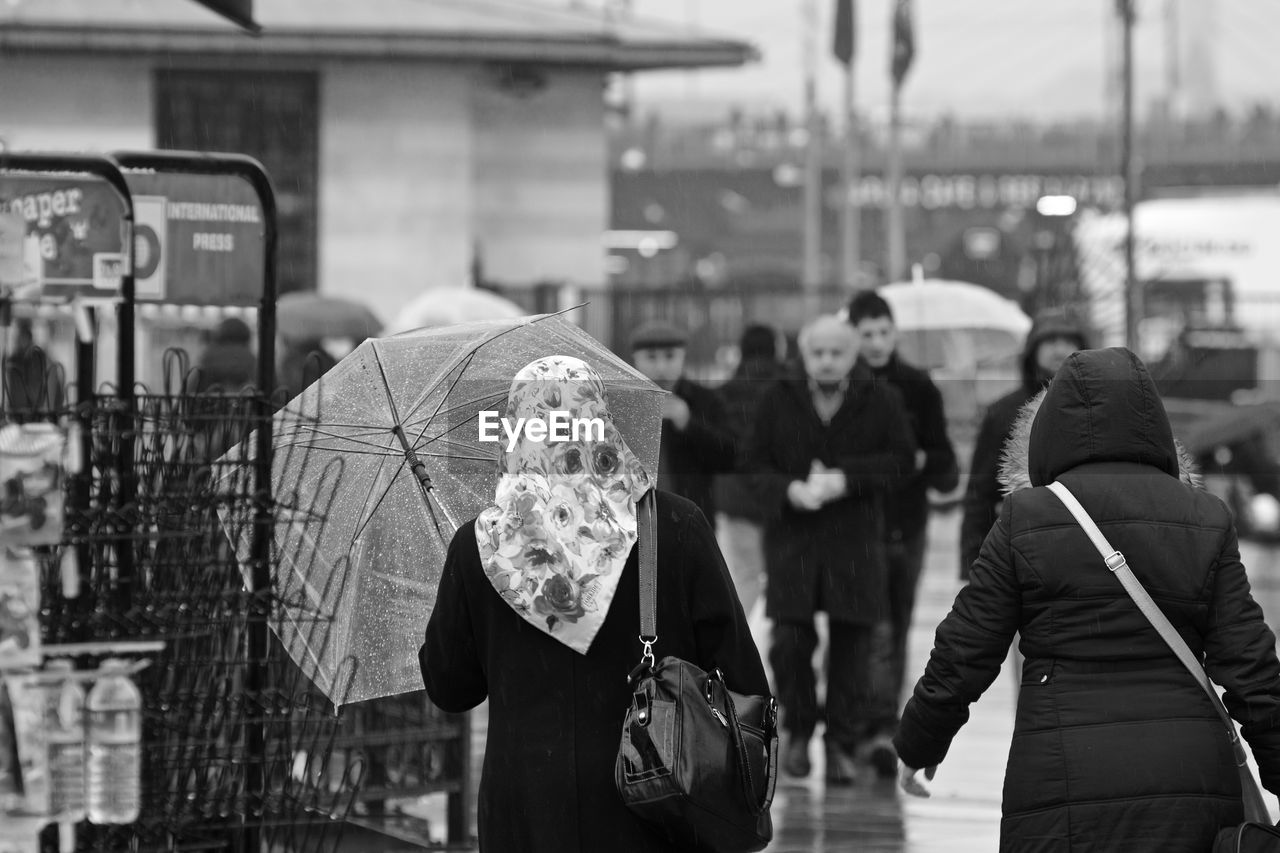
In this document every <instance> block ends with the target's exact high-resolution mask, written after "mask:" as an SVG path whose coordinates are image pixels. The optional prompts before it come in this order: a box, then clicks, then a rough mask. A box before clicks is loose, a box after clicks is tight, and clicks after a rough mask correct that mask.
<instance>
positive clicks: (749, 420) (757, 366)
mask: <svg viewBox="0 0 1280 853" xmlns="http://www.w3.org/2000/svg"><path fill="white" fill-rule="evenodd" d="M785 375H786V370H785V368H783V366H782V365H781V364H779V363H778V362H777V361H775V360H774V359H772V358H753V359H747V360H744V361H743V362H742V363H741V364H739V365H738V368H737V369H736V370H735V371H734V373H733V376H731V377H730V378H729V379H728V381H726V382H725V383H724V384H723V385H721V386H720V387H719V388H717V389H716V391H717V392H718V393H719V395H720V399H721V400H722V401H723V402H724V409H725V413H726V415H727V416H728V420H727V424H728V426H729V428H730V429H731V430H732V431H733V437H734V441H735V443H736V445H737V451H738V460H737V465H736V466H735V468H734V470H733V471H732V472H730V473H727V474H720V475H718V476H717V477H716V479H715V508H716V512H721V513H724V514H725V515H728V516H731V517H733V518H745V519H749V520H751V521H754V522H757V523H759V522H761V521H763V516H764V513H763V512H762V510H761V508H760V501H759V500H758V499H757V497H756V493H755V490H754V489H753V488H752V486H751V475H750V473H748V470H747V468H748V463H747V458H746V456H747V442H748V441H749V440H750V438H751V427H752V424H754V423H755V419H756V409H757V408H758V407H759V405H760V400H761V399H762V398H763V397H764V395H765V392H767V391H768V390H769V389H770V388H771V387H773V383H775V382H777V381H778V380H779V379H782V378H783V377H784V376H785Z"/></svg>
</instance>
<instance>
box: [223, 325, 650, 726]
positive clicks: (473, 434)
mask: <svg viewBox="0 0 1280 853" xmlns="http://www.w3.org/2000/svg"><path fill="white" fill-rule="evenodd" d="M553 354H555V355H568V356H574V357H576V358H580V359H582V360H584V361H586V362H587V363H588V364H590V365H591V366H592V367H594V368H595V369H596V370H597V371H598V372H599V374H600V376H601V378H602V379H603V380H604V383H605V387H606V393H607V395H608V403H609V408H610V411H611V412H612V415H613V418H614V423H615V425H616V426H617V428H618V430H619V431H620V432H621V433H622V436H623V438H624V439H625V440H626V442H627V444H628V445H629V446H630V447H631V449H632V450H633V451H634V452H635V453H636V454H637V455H638V456H639V457H640V459H641V461H642V462H643V463H644V464H645V465H646V467H647V468H648V470H650V471H657V459H658V444H659V437H660V435H661V409H662V397H663V394H664V392H663V391H662V390H661V389H659V388H658V387H657V386H656V385H654V384H653V383H651V382H650V381H649V380H648V379H646V378H645V377H644V376H643V375H641V374H640V373H638V372H637V371H636V370H635V369H634V368H632V367H631V366H630V365H628V364H627V363H626V362H625V361H623V360H622V359H620V358H618V357H617V356H616V355H614V354H613V353H612V352H610V351H609V350H608V349H607V348H606V347H605V346H604V345H603V344H601V343H600V342H599V341H597V340H595V339H594V338H592V337H591V336H590V335H588V334H586V333H585V332H583V331H582V330H580V329H578V328H577V327H576V326H574V325H573V324H571V323H569V322H568V321H566V320H565V319H563V318H562V317H561V316H559V315H545V314H544V315H536V316H533V317H524V318H518V319H510V320H487V321H479V322H474V323H465V324H460V325H455V326H448V327H440V328H431V329H421V330H418V331H415V332H408V333H405V334H402V335H397V336H394V337H390V338H380V339H372V340H368V341H365V342H364V343H363V344H361V345H360V346H359V347H357V348H356V349H355V350H354V351H353V352H352V353H351V354H350V355H348V356H347V357H346V358H344V359H343V360H342V361H341V362H340V363H339V364H338V365H337V366H336V367H334V368H333V369H332V370H331V371H330V372H329V373H327V374H326V375H325V376H324V377H323V379H322V380H321V381H320V382H319V383H317V384H315V385H313V386H311V387H310V388H308V389H307V390H306V391H305V392H304V393H303V394H302V395H301V396H299V397H298V398H296V399H295V400H294V401H293V402H291V403H290V404H289V406H287V407H286V408H285V409H284V410H283V411H282V412H281V413H279V414H278V415H277V416H276V419H275V422H274V426H273V429H274V430H275V439H274V448H275V456H274V459H273V464H272V470H273V475H272V480H273V486H274V489H275V494H276V496H277V500H278V502H279V505H280V509H279V512H278V514H277V523H276V529H275V541H274V549H275V550H274V552H273V558H272V573H273V578H272V581H273V586H274V589H273V591H274V593H275V600H276V601H277V602H278V604H277V611H276V614H275V617H276V618H275V619H274V620H273V624H274V628H275V630H276V633H277V634H278V636H279V638H280V640H281V642H282V643H283V645H284V647H285V649H286V650H287V651H288V652H289V655H290V656H291V657H292V658H293V660H294V661H295V662H296V663H297V664H298V666H299V667H301V668H302V670H303V671H304V672H305V673H306V674H307V675H308V676H309V677H310V678H311V680H312V681H313V682H314V683H315V684H316V686H317V687H319V688H320V689H321V690H323V691H324V692H325V693H326V695H328V696H329V698H330V699H331V700H332V701H333V702H334V704H335V705H342V704H346V703H350V702H359V701H362V700H366V699H374V698H377V697H381V696H391V695H395V694H399V693H404V692H408V691H411V690H420V689H422V677H421V674H420V672H419V668H418V659H417V653H418V647H419V646H420V645H421V642H422V637H423V632H424V630H425V628H426V623H427V618H428V617H429V616H430V615H431V609H432V607H433V605H434V603H435V591H436V586H437V583H438V581H439V577H440V570H441V568H442V567H443V564H444V558H445V554H446V551H447V550H448V546H449V541H450V540H451V538H452V537H453V533H454V531H455V530H456V529H457V528H458V526H459V525H461V524H463V523H465V522H467V521H469V520H470V519H472V518H473V517H474V516H476V515H477V514H479V512H480V511H481V510H482V509H484V508H485V507H487V506H488V505H489V504H490V503H491V502H492V500H493V495H494V489H495V486H496V482H497V460H498V452H499V448H500V445H499V444H498V443H494V442H489V441H482V440H481V439H480V430H479V428H478V416H479V413H480V412H482V411H486V410H491V411H494V412H497V413H498V414H497V416H498V417H501V416H502V415H503V414H504V413H505V408H506V398H507V393H508V391H509V389H510V385H511V380H512V377H514V375H515V374H516V372H517V371H518V370H519V369H520V368H521V367H524V366H525V365H526V364H528V363H529V362H531V361H534V360H535V359H538V358H541V357H543V356H547V355H553ZM252 441H253V440H252V439H250V440H249V441H248V442H246V443H245V444H242V445H240V448H237V449H234V450H233V451H232V453H233V454H244V453H250V452H251V451H250V449H249V448H252V447H253V443H252ZM241 448H244V449H241ZM239 529H243V530H245V531H246V532H245V534H244V535H242V536H241V537H240V538H241V541H238V542H237V543H236V545H237V548H238V549H239V551H240V553H241V555H242V556H247V554H248V545H249V543H248V541H247V531H248V528H247V527H241V528H239Z"/></svg>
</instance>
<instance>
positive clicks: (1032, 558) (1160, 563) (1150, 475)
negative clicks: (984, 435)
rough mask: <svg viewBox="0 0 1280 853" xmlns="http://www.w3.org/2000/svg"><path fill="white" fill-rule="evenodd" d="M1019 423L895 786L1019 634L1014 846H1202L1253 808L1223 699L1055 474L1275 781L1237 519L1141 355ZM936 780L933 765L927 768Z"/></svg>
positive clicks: (1265, 637) (911, 719) (920, 686)
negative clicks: (1202, 470) (1195, 466)
mask: <svg viewBox="0 0 1280 853" xmlns="http://www.w3.org/2000/svg"><path fill="white" fill-rule="evenodd" d="M1036 402H1038V403H1039V408H1038V409H1036V408H1035V407H1034V406H1029V407H1028V408H1027V409H1026V410H1025V413H1024V416H1023V417H1021V418H1020V419H1019V420H1018V421H1017V422H1016V424H1015V427H1014V432H1013V436H1012V437H1011V438H1010V440H1009V450H1010V453H1009V456H1008V457H1007V459H1006V463H1005V465H1004V468H1003V469H1002V481H1003V483H1004V486H1005V488H1006V489H1008V490H1010V491H1009V495H1008V497H1007V498H1006V499H1005V501H1004V504H1003V506H1002V507H1001V509H1000V516H999V518H998V520H997V522H996V524H995V526H994V527H992V528H991V532H990V533H989V534H988V535H987V538H986V541H984V542H983V544H982V550H981V553H980V555H979V557H978V559H977V561H976V562H974V564H973V570H972V573H971V576H970V579H969V584H968V586H966V587H964V588H963V589H962V590H961V591H960V594H959V595H958V596H957V597H956V601H955V604H954V606H953V607H952V609H951V612H950V614H948V616H947V618H946V619H945V620H943V622H942V624H941V625H939V626H938V631H937V638H936V640H935V643H934V649H933V653H932V655H930V658H929V665H928V667H927V668H926V670H925V673H924V677H922V678H921V679H920V681H919V683H917V684H916V687H915V693H914V695H913V697H912V698H911V700H910V701H909V702H908V703H907V707H906V709H905V711H904V712H903V715H902V726H901V728H900V730H899V732H898V735H897V737H896V739H895V744H896V746H897V748H898V754H899V756H900V757H901V759H902V762H903V770H902V784H903V787H904V788H905V789H906V790H908V791H909V792H911V793H917V794H919V793H926V791H925V790H922V787H923V786H922V785H921V783H920V780H919V779H918V778H917V774H916V772H915V771H917V770H919V769H920V768H933V767H935V766H936V765H937V764H938V763H939V762H940V761H942V760H943V758H944V757H945V756H946V754H947V750H948V748H949V747H950V745H951V741H952V739H953V738H954V737H955V735H956V732H957V731H958V730H959V728H960V727H961V726H962V725H963V724H964V723H965V721H966V720H967V719H968V717H969V706H970V704H972V703H973V702H975V701H977V699H978V697H979V696H981V695H982V693H983V691H985V690H986V688H987V687H988V686H989V685H990V684H991V682H992V681H993V680H994V679H995V677H996V675H997V673H998V672H999V671H1000V665H1001V663H1002V661H1004V659H1005V654H1006V652H1007V651H1008V649H1009V644H1010V643H1011V642H1012V641H1013V639H1014V635H1015V633H1017V634H1018V635H1020V640H1019V643H1018V645H1019V646H1020V648H1021V650H1022V653H1023V655H1024V656H1025V658H1026V664H1025V666H1024V668H1023V674H1022V688H1021V690H1020V691H1019V694H1018V711H1017V719H1016V721H1015V723H1014V730H1013V742H1012V745H1011V746H1010V749H1009V763H1008V769H1007V772H1006V776H1005V783H1004V802H1003V818H1002V820H1001V823H1000V849H1001V850H1002V851H1009V853H1013V851H1024V850H1045V851H1064V853H1065V851H1075V850H1125V851H1133V853H1142V851H1151V853H1156V851H1159V853H1171V851H1175V853H1176V851H1185V853H1198V851H1205V850H1209V849H1211V848H1213V842H1214V836H1215V835H1216V834H1217V832H1218V830H1219V828H1220V827H1223V826H1227V825H1230V824H1236V823H1239V822H1240V821H1241V820H1242V819H1243V810H1242V805H1241V799H1240V779H1239V777H1238V776H1237V773H1236V767H1235V762H1234V760H1233V756H1232V751H1231V747H1230V736H1229V735H1228V733H1227V732H1226V731H1225V730H1224V728H1223V726H1222V722H1221V720H1219V718H1218V716H1217V714H1216V712H1215V710H1214V708H1213V705H1212V704H1210V701H1209V698H1208V697H1207V696H1206V695H1205V693H1204V691H1203V690H1202V689H1201V687H1200V685H1199V684H1197V683H1196V681H1195V679H1193V678H1192V676H1191V673H1189V672H1188V671H1187V670H1186V668H1185V667H1184V666H1183V665H1182V663H1181V662H1180V661H1179V660H1178V658H1177V657H1175V656H1174V653H1173V651H1172V650H1171V649H1170V648H1169V647H1168V646H1167V645H1166V644H1165V642H1164V640H1163V638H1161V636H1160V634H1158V633H1157V632H1156V629H1155V628H1154V627H1153V626H1152V624H1151V623H1150V622H1149V621H1148V620H1147V617H1146V616H1144V615H1143V613H1142V611H1141V610H1139V609H1138V606H1137V604H1135V603H1134V601H1133V600H1132V599H1131V598H1130V597H1129V594H1128V593H1127V592H1126V591H1125V589H1124V587H1123V586H1122V585H1121V582H1120V580H1119V579H1118V578H1116V577H1115V576H1114V575H1113V574H1112V573H1111V572H1110V571H1108V568H1107V565H1106V563H1105V562H1104V561H1103V559H1102V557H1101V556H1100V555H1099V554H1098V552H1097V550H1096V549H1095V548H1094V546H1093V544H1092V543H1091V542H1090V540H1089V537H1088V535H1087V534H1086V533H1085V531H1084V529H1083V528H1081V527H1080V525H1078V524H1077V523H1076V521H1075V519H1074V518H1073V517H1072V515H1071V513H1070V511H1069V510H1068V509H1067V508H1066V506H1065V505H1064V504H1063V503H1062V501H1061V500H1059V498H1058V497H1057V496H1056V495H1055V494H1053V493H1052V492H1051V491H1050V490H1049V489H1047V488H1044V487H1045V486H1047V485H1049V484H1050V483H1053V482H1054V481H1055V480H1060V481H1061V482H1062V483H1063V484H1064V485H1065V486H1066V487H1067V488H1068V489H1070V490H1071V492H1072V493H1073V494H1074V495H1075V496H1076V498H1077V499H1078V500H1079V501H1080V503H1081V504H1082V505H1083V506H1084V508H1085V510H1086V511H1087V512H1088V513H1089V515H1090V516H1092V518H1093V520H1094V521H1095V522H1096V523H1097V524H1098V526H1099V527H1100V528H1102V530H1103V531H1104V533H1105V535H1106V538H1107V539H1108V541H1109V542H1110V544H1111V547H1113V548H1115V549H1117V550H1118V551H1120V553H1122V554H1124V555H1125V557H1126V558H1127V559H1128V563H1129V567H1130V568H1131V569H1132V571H1133V574H1134V575H1135V576H1136V577H1137V579H1138V581H1139V582H1140V583H1141V584H1142V586H1143V587H1145V589H1146V590H1147V592H1148V593H1150V595H1151V597H1152V598H1153V599H1154V600H1155V603H1156V605H1157V606H1158V607H1159V608H1160V610H1161V611H1163V613H1164V615H1165V616H1166V617H1167V618H1168V619H1169V621H1170V622H1172V623H1173V625H1174V626H1175V628H1176V629H1177V631H1178V633H1179V634H1180V635H1181V637H1182V639H1183V640H1184V641H1185V642H1186V643H1187V645H1188V646H1189V647H1190V648H1191V650H1192V653H1193V654H1195V655H1196V656H1197V657H1198V658H1201V659H1202V660H1203V662H1204V666H1205V668H1206V669H1207V670H1208V673H1209V675H1210V676H1211V677H1212V679H1213V680H1214V681H1215V682H1216V683H1217V684H1219V685H1221V687H1222V688H1223V689H1224V690H1225V691H1226V697H1225V699H1226V706H1227V709H1228V710H1229V711H1230V713H1231V716H1232V717H1234V718H1235V719H1236V720H1238V721H1239V722H1240V723H1241V733H1242V734H1243V735H1244V738H1245V740H1247V741H1248V743H1249V746H1250V747H1251V749H1252V750H1253V756H1254V758H1255V759H1257V762H1258V768H1259V770H1260V771H1261V776H1262V784H1263V785H1264V786H1265V787H1266V788H1267V789H1268V790H1270V791H1272V792H1276V791H1280V679H1278V678H1277V677H1276V673H1277V672H1280V662H1277V660H1276V651H1275V648H1276V638H1275V636H1274V634H1272V632H1271V630H1270V629H1269V628H1268V627H1267V625H1266V623H1265V622H1264V621H1263V613H1262V610H1261V608H1260V607H1259V606H1258V604H1257V602H1255V601H1254V600H1253V598H1252V596H1251V595H1250V593H1249V579H1248V577H1247V576H1246V573H1245V568H1244V566H1243V565H1242V564H1241V562H1240V550H1239V546H1238V545H1237V542H1236V531H1235V526H1234V524H1233V523H1232V519H1231V512H1230V511H1229V510H1228V509H1227V507H1226V506H1225V505H1224V504H1223V503H1222V501H1220V500H1218V498H1216V497H1214V496H1213V495H1211V494H1209V493H1208V492H1206V491H1204V490H1203V489H1200V488H1197V486H1196V482H1195V478H1194V477H1193V476H1192V474H1191V472H1190V471H1189V470H1188V465H1187V464H1186V463H1185V461H1184V460H1183V458H1182V455H1181V454H1180V452H1179V448H1178V447H1177V445H1176V444H1175V442H1174V440H1173V435H1172V432H1171V430H1170V426H1169V418H1168V416H1167V415H1166V413H1165V410H1164V406H1163V405H1162V404H1161V401H1160V396H1159V394H1157V393H1156V388H1155V384H1154V383H1153V382H1152V381H1151V377H1150V376H1149V375H1148V374H1147V371H1146V369H1145V367H1144V366H1143V365H1142V362H1141V361H1139V360H1138V358H1137V356H1135V355H1134V354H1133V353H1131V352H1129V351H1128V350H1125V349H1121V348H1113V349H1104V350H1085V351H1083V352H1078V353H1076V354H1074V355H1072V356H1070V357H1069V358H1068V359H1067V361H1066V363H1065V364H1063V366H1062V367H1061V368H1060V369H1059V370H1058V372H1057V375H1056V376H1055V377H1054V379H1053V382H1052V383H1051V384H1050V385H1049V388H1048V390H1047V391H1046V392H1045V394H1044V397H1043V400H1042V401H1041V400H1039V399H1037V401H1036ZM925 775H926V777H931V776H932V773H931V772H929V773H926V774H925Z"/></svg>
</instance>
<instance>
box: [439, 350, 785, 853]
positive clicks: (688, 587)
mask: <svg viewBox="0 0 1280 853" xmlns="http://www.w3.org/2000/svg"><path fill="white" fill-rule="evenodd" d="M552 411H564V412H568V413H569V417H570V418H575V419H576V418H585V419H592V418H600V419H602V420H603V422H604V438H603V440H600V439H599V438H598V436H597V438H596V439H594V440H590V441H588V440H586V439H583V440H580V441H579V440H574V441H559V442H553V441H546V442H539V441H535V440H533V439H531V438H530V437H529V433H528V431H524V432H522V433H521V438H520V439H519V441H518V442H517V444H516V445H515V446H514V448H513V449H512V450H511V451H507V450H505V449H504V450H503V451H502V453H501V456H500V461H499V476H498V484H497V490H496V493H495V498H494V503H493V505H492V506H491V507H489V508H488V509H486V510H485V511H484V512H482V513H480V515H479V517H478V518H476V520H475V522H474V523H468V524H464V525H462V526H461V527H460V528H458V532H457V534H456V535H455V536H454V538H453V541H452V543H451V544H450V545H449V552H448V555H447V557H446V558H445V565H444V569H443V572H442V575H441V578H440V585H439V590H438V592H437V596H436V603H435V606H434V608H433V610H432V612H431V618H430V620H429V621H428V624H427V630H426V642H424V643H423V645H422V649H421V651H420V653H419V661H420V663H421V666H422V677H423V681H424V682H425V684H426V688H427V695H428V696H430V698H431V701H432V702H434V703H435V704H436V705H438V706H439V707H441V708H443V709H444V710H446V711H454V712H460V711H466V710H469V709H471V708H474V707H475V706H476V705H479V704H480V703H481V702H482V701H484V700H485V699H486V698H487V699H488V700H489V728H488V740H487V743H486V747H485V753H484V767H483V769H482V771H481V777H480V795H479V803H478V810H479V815H478V824H479V832H480V849H481V850H482V851H495V853H521V851H529V853H535V851H537V853H540V851H551V850H554V851H557V853H597V851H609V853H674V850H675V848H674V847H672V846H671V845H670V844H669V843H667V842H666V841H665V840H663V838H661V837H660V836H659V835H657V834H656V833H655V832H653V831H651V830H650V829H649V826H648V824H646V823H645V822H644V821H642V820H641V819H640V818H638V817H636V816H635V815H633V814H632V813H631V812H630V811H629V810H628V809H627V807H626V806H625V805H624V804H623V802H622V798H621V796H620V795H619V794H618V791H617V789H616V787H615V786H614V779H613V769H614V760H615V757H616V755H617V752H618V745H619V741H620V738H621V735H622V721H623V717H624V715H625V713H626V711H627V708H628V706H629V705H630V704H631V688H630V687H629V686H628V685H627V674H628V673H629V672H630V671H631V670H632V668H633V667H635V665H636V664H637V663H638V662H639V661H640V655H641V644H640V641H639V639H638V636H639V634H640V592H639V566H638V562H637V561H638V557H637V553H638V552H637V549H636V548H635V547H634V546H635V544H636V541H637V529H638V525H637V503H638V501H639V500H640V498H641V497H642V496H643V495H644V494H645V493H646V492H648V491H649V490H650V489H651V488H652V485H653V475H652V472H649V471H646V470H645V468H644V467H643V465H642V464H641V462H640V460H639V458H638V457H637V456H636V455H635V454H634V453H632V451H631V450H630V449H629V448H628V447H627V444H626V442H625V441H624V440H623V438H622V435H621V434H620V433H619V431H618V429H617V427H616V426H615V425H614V422H613V419H612V416H611V415H610V413H609V410H608V407H607V401H606V399H605V388H604V385H603V383H602V382H601V379H600V377H599V375H598V374H597V373H596V371H595V370H594V369H593V368H591V367H590V366H589V365H587V364H585V363H584V362H582V361H580V360H579V359H575V358H569V357H565V356H549V357H547V358H543V359H539V360H537V361H535V362H533V363H532V364H530V365H528V366H526V367H525V368H524V369H523V370H521V371H520V372H519V373H518V374H517V376H516V377H515V380H514V381H513V382H512V385H511V392H510V395H509V398H508V404H507V417H508V418H509V419H511V420H512V421H514V420H515V418H517V417H523V418H527V419H530V420H543V421H546V420H548V416H549V415H550V413H551V412H552ZM656 516H657V520H656V525H655V526H656V528H657V536H656V538H657V585H658V588H657V602H656V605H657V606H656V615H657V634H658V640H657V642H656V644H655V645H654V651H655V653H656V654H657V656H658V657H659V658H661V657H664V656H667V655H675V656H677V657H681V658H684V659H685V660H687V661H690V662H692V663H694V664H696V665H698V666H700V667H702V668H703V669H705V670H707V671H710V670H711V669H713V668H715V667H719V668H720V669H721V670H723V671H724V674H725V680H726V683H727V684H728V685H729V687H730V688H731V689H733V690H734V691H736V692H739V693H748V694H764V693H767V692H768V688H769V685H768V681H767V680H766V678H765V674H764V667H763V665H762V664H761V662H760V653H759V652H758V651H757V649H756V646H755V643H754V642H753V641H752V639H751V632H750V630H749V629H748V626H747V620H746V617H745V616H744V615H743V612H742V605H741V604H739V603H738V596H737V593H735V592H734V588H733V581H732V580H731V579H730V577H729V570H728V569H727V568H726V567H725V563H724V559H723V557H721V555H720V550H719V548H718V547H717V546H716V540H715V534H714V533H713V532H712V529H711V526H710V524H709V523H708V522H707V520H706V519H705V518H704V517H703V515H702V512H701V511H700V510H699V509H698V507H697V505H696V504H694V503H692V502H690V501H687V500H685V499H684V498H680V497H677V496H676V495H673V494H670V493H668V492H664V491H659V492H657V500H656Z"/></svg>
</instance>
